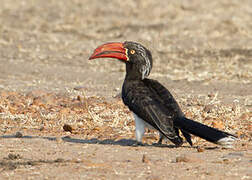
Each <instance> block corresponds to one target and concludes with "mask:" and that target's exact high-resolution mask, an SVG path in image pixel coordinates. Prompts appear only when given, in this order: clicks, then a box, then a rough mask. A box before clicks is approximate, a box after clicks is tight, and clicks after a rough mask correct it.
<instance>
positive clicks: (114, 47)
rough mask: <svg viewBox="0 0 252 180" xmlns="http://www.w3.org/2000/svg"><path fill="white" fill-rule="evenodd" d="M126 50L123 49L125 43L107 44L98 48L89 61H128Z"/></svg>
mask: <svg viewBox="0 0 252 180" xmlns="http://www.w3.org/2000/svg"><path fill="white" fill-rule="evenodd" d="M126 51H127V50H126V49H125V48H124V47H123V43H118V42H114V43H106V44H103V45H101V46H99V47H97V48H96V49H95V50H94V52H93V54H92V55H91V56H90V57H89V60H91V59H96V58H116V59H120V60H124V61H128V56H127V53H126Z"/></svg>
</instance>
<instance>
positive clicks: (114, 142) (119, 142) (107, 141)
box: [0, 135, 194, 148]
mask: <svg viewBox="0 0 252 180" xmlns="http://www.w3.org/2000/svg"><path fill="white" fill-rule="evenodd" d="M9 138H18V139H46V140H49V141H58V140H59V139H61V140H63V141H64V142H70V143H80V144H102V145H119V146H133V147H136V146H144V147H160V148H176V147H177V146H175V145H170V144H162V145H159V144H157V143H153V144H146V143H144V144H142V145H138V144H137V142H136V141H135V140H133V139H120V140H112V139H104V140H100V139H97V138H92V139H78V138H72V137H69V136H65V137H60V138H59V137H47V136H22V137H17V136H16V135H3V136H0V139H9ZM182 147H185V148H187V147H188V148H192V147H191V146H182ZM193 148H194V147H193Z"/></svg>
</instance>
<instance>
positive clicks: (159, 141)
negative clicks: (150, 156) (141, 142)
mask: <svg viewBox="0 0 252 180" xmlns="http://www.w3.org/2000/svg"><path fill="white" fill-rule="evenodd" d="M163 139H164V135H163V134H161V133H159V140H158V142H157V144H158V145H162V141H163Z"/></svg>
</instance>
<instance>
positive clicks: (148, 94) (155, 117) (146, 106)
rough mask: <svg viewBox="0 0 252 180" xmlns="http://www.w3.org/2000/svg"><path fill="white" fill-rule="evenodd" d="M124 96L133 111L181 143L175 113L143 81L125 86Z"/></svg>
mask: <svg viewBox="0 0 252 180" xmlns="http://www.w3.org/2000/svg"><path fill="white" fill-rule="evenodd" d="M122 98H123V101H124V103H125V104H126V105H127V106H128V107H129V109H130V110H131V111H133V112H134V113H135V114H137V115H138V116H139V117H140V118H141V119H143V120H144V121H146V122H147V123H148V124H150V125H151V126H152V127H154V128H155V129H157V130H159V131H160V132H161V133H162V134H164V135H165V136H166V137H167V138H169V139H170V140H171V141H173V142H174V143H175V144H178V142H179V143H180V141H181V139H180V137H178V135H177V133H176V132H175V128H174V126H173V121H174V114H172V113H169V112H168V111H167V110H166V107H165V106H164V105H163V103H162V102H161V101H160V99H159V98H158V97H157V95H156V94H155V93H154V92H153V91H152V90H151V89H150V88H149V87H148V86H147V85H145V84H144V83H143V81H142V82H141V83H138V84H130V85H129V84H127V85H124V87H123V93H122Z"/></svg>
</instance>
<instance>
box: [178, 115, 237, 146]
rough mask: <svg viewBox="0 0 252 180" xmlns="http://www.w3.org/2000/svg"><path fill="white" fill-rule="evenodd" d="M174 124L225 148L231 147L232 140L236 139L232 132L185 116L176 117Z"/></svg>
mask: <svg viewBox="0 0 252 180" xmlns="http://www.w3.org/2000/svg"><path fill="white" fill-rule="evenodd" d="M174 126H175V127H177V128H179V129H180V130H181V131H182V132H183V131H185V132H187V133H189V134H193V135H195V136H199V137H201V138H203V139H205V140H207V141H210V142H212V143H215V144H219V145H222V146H224V147H226V148H230V147H232V144H233V142H234V141H235V140H236V136H234V135H232V134H229V133H226V132H224V131H220V130H218V129H215V128H212V127H209V126H206V125H204V124H201V123H199V122H196V121H193V120H191V119H187V118H186V117H181V118H179V119H176V121H174Z"/></svg>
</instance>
